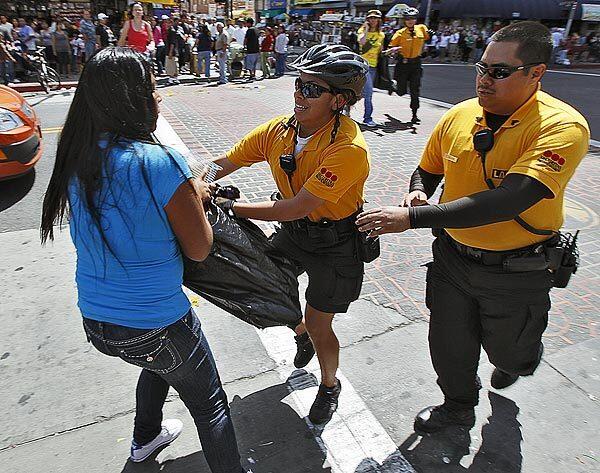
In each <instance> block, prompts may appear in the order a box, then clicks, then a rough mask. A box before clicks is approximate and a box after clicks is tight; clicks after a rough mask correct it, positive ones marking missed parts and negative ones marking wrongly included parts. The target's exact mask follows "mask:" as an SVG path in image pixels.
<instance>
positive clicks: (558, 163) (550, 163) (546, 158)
mask: <svg viewBox="0 0 600 473" xmlns="http://www.w3.org/2000/svg"><path fill="white" fill-rule="evenodd" d="M538 161H539V162H540V163H542V164H544V165H546V167H548V168H550V169H552V170H553V171H556V172H559V171H561V170H562V167H563V165H564V164H565V163H566V162H567V160H566V159H565V158H563V157H562V156H561V155H560V154H558V153H555V152H554V151H552V150H551V149H547V150H546V151H544V152H543V153H542V155H541V156H540V157H539V158H538Z"/></svg>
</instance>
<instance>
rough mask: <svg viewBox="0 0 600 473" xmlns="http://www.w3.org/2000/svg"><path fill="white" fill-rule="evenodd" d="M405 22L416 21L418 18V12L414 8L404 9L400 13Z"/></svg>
mask: <svg viewBox="0 0 600 473" xmlns="http://www.w3.org/2000/svg"><path fill="white" fill-rule="evenodd" d="M402 16H403V17H404V19H405V20H416V19H417V18H418V17H419V10H418V9H416V8H414V7H408V8H405V9H404V10H403V11H402Z"/></svg>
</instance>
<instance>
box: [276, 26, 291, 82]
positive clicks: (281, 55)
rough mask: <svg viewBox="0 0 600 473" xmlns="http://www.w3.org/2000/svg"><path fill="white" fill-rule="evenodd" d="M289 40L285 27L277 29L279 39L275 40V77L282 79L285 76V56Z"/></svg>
mask: <svg viewBox="0 0 600 473" xmlns="http://www.w3.org/2000/svg"><path fill="white" fill-rule="evenodd" d="M288 43H289V38H288V36H287V34H286V33H285V26H283V25H279V26H278V27H277V37H276V38H275V77H281V76H282V75H283V74H285V56H286V55H287V47H288Z"/></svg>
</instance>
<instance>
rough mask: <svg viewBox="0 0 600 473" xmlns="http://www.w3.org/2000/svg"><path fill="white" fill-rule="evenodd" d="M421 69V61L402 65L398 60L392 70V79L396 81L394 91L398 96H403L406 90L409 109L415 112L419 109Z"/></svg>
mask: <svg viewBox="0 0 600 473" xmlns="http://www.w3.org/2000/svg"><path fill="white" fill-rule="evenodd" d="M422 75H423V67H422V66H421V61H415V62H407V63H406V64H404V63H403V62H402V60H401V59H400V60H399V61H398V63H397V64H396V69H394V79H396V91H397V93H398V95H400V96H402V95H405V94H406V92H407V89H408V92H410V109H411V110H412V111H413V112H416V111H417V110H418V109H419V94H420V93H421V77H422Z"/></svg>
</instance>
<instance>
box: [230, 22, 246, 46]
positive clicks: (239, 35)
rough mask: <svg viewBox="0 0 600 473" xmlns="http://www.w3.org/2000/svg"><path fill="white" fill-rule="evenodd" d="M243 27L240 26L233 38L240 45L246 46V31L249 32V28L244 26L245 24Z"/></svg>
mask: <svg viewBox="0 0 600 473" xmlns="http://www.w3.org/2000/svg"><path fill="white" fill-rule="evenodd" d="M241 25H242V26H240V25H239V24H238V26H237V28H236V29H235V31H234V32H233V37H234V39H235V40H236V41H237V42H238V43H239V44H244V38H246V31H248V28H246V26H243V25H244V24H243V23H241Z"/></svg>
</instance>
